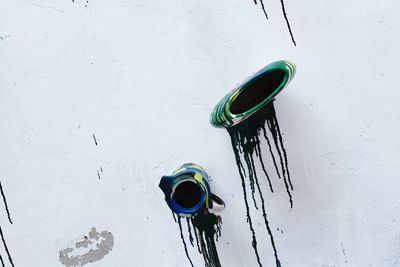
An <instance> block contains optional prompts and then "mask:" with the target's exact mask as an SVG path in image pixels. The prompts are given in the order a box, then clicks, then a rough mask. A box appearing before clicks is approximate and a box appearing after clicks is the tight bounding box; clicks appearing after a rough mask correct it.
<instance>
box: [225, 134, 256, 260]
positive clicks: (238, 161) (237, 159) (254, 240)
mask: <svg viewBox="0 0 400 267" xmlns="http://www.w3.org/2000/svg"><path fill="white" fill-rule="evenodd" d="M229 133H230V134H231V132H229ZM234 140H235V138H234V136H233V133H232V134H231V141H232V147H233V151H234V153H235V158H236V165H237V166H238V169H239V176H240V179H241V181H242V189H243V196H244V204H245V207H246V218H247V223H248V224H249V227H250V231H251V234H252V239H253V241H252V242H251V244H252V246H253V249H254V253H255V254H256V257H257V262H258V265H259V266H260V267H262V264H261V261H260V256H259V254H258V249H257V238H256V232H255V231H254V227H253V223H252V221H251V216H250V207H249V203H248V201H247V193H246V184H245V180H244V176H243V173H242V168H243V165H242V163H241V162H240V155H239V151H238V149H237V147H236V144H235V141H234ZM241 167H242V168H241Z"/></svg>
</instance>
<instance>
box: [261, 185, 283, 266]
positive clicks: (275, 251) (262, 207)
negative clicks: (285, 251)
mask: <svg viewBox="0 0 400 267" xmlns="http://www.w3.org/2000/svg"><path fill="white" fill-rule="evenodd" d="M256 185H257V189H258V193H259V194H260V199H261V209H262V213H263V218H264V223H265V227H266V228H267V232H268V235H269V238H270V240H271V246H272V249H273V250H274V257H275V263H276V266H277V267H281V262H280V260H279V258H278V252H277V250H276V246H275V241H274V236H273V235H272V231H271V227H270V226H269V221H268V218H267V213H266V211H265V201H264V197H263V195H262V192H261V187H260V183H259V181H258V178H257V177H256Z"/></svg>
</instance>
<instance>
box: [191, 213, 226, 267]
mask: <svg viewBox="0 0 400 267" xmlns="http://www.w3.org/2000/svg"><path fill="white" fill-rule="evenodd" d="M192 224H193V229H194V230H195V231H196V232H198V233H197V235H198V237H199V240H200V250H201V254H202V255H203V258H204V263H205V266H207V267H221V263H220V261H219V256H218V251H217V247H216V243H215V239H218V236H219V235H220V234H221V227H220V224H221V218H220V217H219V216H217V215H215V214H213V213H209V212H208V210H204V211H203V212H201V213H199V214H198V215H196V216H195V217H193V219H192Z"/></svg>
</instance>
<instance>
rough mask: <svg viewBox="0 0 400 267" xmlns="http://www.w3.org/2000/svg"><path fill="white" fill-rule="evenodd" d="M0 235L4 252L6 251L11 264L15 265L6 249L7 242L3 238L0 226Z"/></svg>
mask: <svg viewBox="0 0 400 267" xmlns="http://www.w3.org/2000/svg"><path fill="white" fill-rule="evenodd" d="M0 235H1V240H2V241H3V245H4V248H5V250H6V252H7V256H8V260H9V261H10V263H11V265H12V266H13V267H15V265H14V262H13V259H12V257H11V254H10V251H9V250H8V247H7V244H6V240H5V239H4V235H3V230H2V229H1V227H0Z"/></svg>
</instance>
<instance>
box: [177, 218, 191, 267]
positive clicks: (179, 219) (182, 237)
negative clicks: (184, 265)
mask: <svg viewBox="0 0 400 267" xmlns="http://www.w3.org/2000/svg"><path fill="white" fill-rule="evenodd" d="M178 224H179V231H180V233H181V239H182V242H183V247H184V248H185V253H186V258H187V259H188V260H189V262H190V265H191V266H192V267H194V265H193V262H192V260H191V259H190V256H189V252H188V249H187V246H186V242H185V238H184V236H183V232H182V223H181V216H179V215H178Z"/></svg>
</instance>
